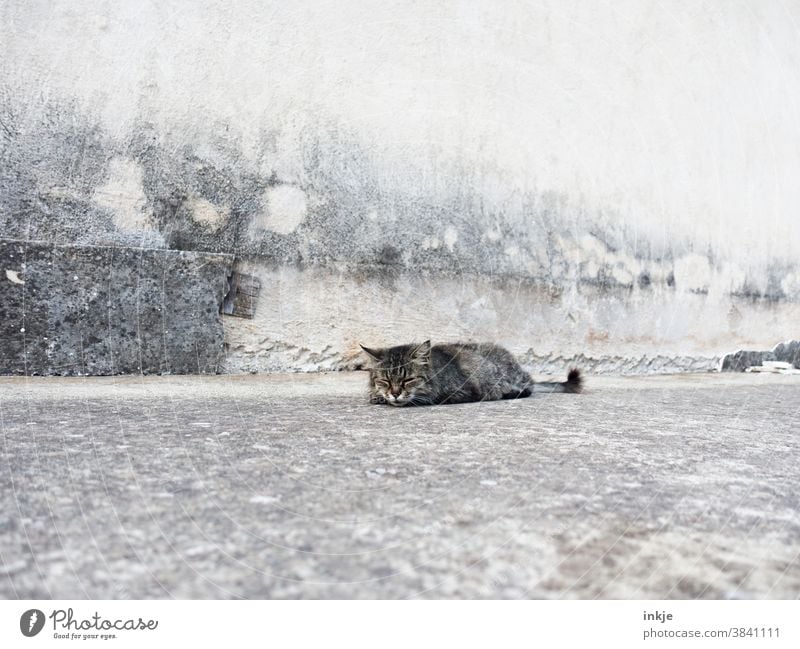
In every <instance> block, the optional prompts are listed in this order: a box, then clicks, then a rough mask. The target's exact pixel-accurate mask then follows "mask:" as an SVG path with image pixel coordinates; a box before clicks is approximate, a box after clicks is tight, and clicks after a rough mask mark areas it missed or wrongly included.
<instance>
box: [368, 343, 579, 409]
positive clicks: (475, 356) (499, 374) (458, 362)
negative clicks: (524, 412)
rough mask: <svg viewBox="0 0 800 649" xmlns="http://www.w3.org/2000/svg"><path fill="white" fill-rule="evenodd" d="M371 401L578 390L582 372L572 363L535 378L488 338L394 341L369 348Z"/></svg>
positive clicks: (460, 399)
mask: <svg viewBox="0 0 800 649" xmlns="http://www.w3.org/2000/svg"><path fill="white" fill-rule="evenodd" d="M361 349H363V350H364V351H365V352H366V353H367V354H368V355H369V356H370V358H371V359H372V360H373V365H372V367H371V368H370V371H369V400H370V403H382V404H389V405H391V406H430V405H433V404H438V403H465V402H468V401H493V400H496V399H519V398H522V397H529V396H530V395H531V394H532V393H533V392H580V391H581V389H582V387H583V377H582V376H581V373H580V371H579V370H576V369H572V370H570V371H569V374H568V375H567V380H566V381H564V382H563V383H553V382H548V383H537V384H536V386H535V388H534V382H533V380H532V379H531V377H530V375H529V374H528V373H527V372H526V371H525V370H524V369H522V367H520V365H519V363H517V361H516V360H515V359H514V357H513V356H512V355H511V354H510V353H509V352H508V351H507V350H505V349H503V348H502V347H499V346H498V345H493V344H491V343H482V344H474V343H453V344H451V345H434V346H433V347H431V341H430V340H426V341H425V342H424V343H422V344H421V345H399V346H397V347H388V348H386V349H370V348H368V347H364V345H361Z"/></svg>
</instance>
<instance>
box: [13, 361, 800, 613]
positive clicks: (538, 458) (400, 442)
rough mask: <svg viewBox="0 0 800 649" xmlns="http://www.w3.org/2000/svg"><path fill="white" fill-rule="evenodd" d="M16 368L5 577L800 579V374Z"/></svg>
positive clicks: (545, 588) (234, 592)
mask: <svg viewBox="0 0 800 649" xmlns="http://www.w3.org/2000/svg"><path fill="white" fill-rule="evenodd" d="M365 381H366V376H365V374H363V373H354V374H342V373H340V374H330V375H279V376H246V377H242V376H240V377H230V376H218V377H147V378H143V377H125V378H123V377H107V378H71V379H66V378H24V377H19V378H2V379H0V430H1V432H2V446H0V453H1V454H0V504H1V505H2V509H0V596H2V597H5V598H48V597H53V598H84V597H91V598H154V597H156V598H158V597H174V598H228V597H245V598H279V597H280V598H298V597H304V598H330V597H336V598H376V597H380V598H419V597H424V598H438V597H459V598H595V597H600V598H697V597H701V598H796V597H798V596H800V511H799V505H800V495H799V494H798V487H797V485H798V484H799V483H800V480H799V478H800V462H798V458H799V457H800V453H798V451H800V439H798V407H799V406H800V379H798V377H796V376H774V375H748V374H738V375H722V376H721V375H712V374H709V375H684V376H670V377H648V378H627V379H622V378H615V379H612V378H596V377H589V388H588V390H587V392H586V393H584V394H582V395H551V396H542V395H537V396H536V397H535V398H531V399H525V400H520V401H516V402H513V401H511V402H510V401H503V402H494V403H482V404H465V405H458V406H436V407H432V408H419V409H393V408H390V407H379V406H370V405H368V404H366V402H365V400H364V384H365Z"/></svg>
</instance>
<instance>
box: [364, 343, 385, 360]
mask: <svg viewBox="0 0 800 649" xmlns="http://www.w3.org/2000/svg"><path fill="white" fill-rule="evenodd" d="M359 347H361V349H363V350H364V353H365V354H367V356H369V357H370V358H372V359H373V360H376V361H380V360H382V359H383V350H382V349H370V348H369V347H364V345H359Z"/></svg>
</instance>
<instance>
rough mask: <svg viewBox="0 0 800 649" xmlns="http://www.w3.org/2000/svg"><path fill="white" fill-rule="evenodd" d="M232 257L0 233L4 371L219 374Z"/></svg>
mask: <svg viewBox="0 0 800 649" xmlns="http://www.w3.org/2000/svg"><path fill="white" fill-rule="evenodd" d="M232 261H233V259H232V257H231V256H229V255H220V254H211V253H204V252H187V251H178V250H154V249H143V248H113V247H100V246H77V245H54V244H50V243H44V242H30V241H11V240H0V264H2V266H1V267H0V270H2V271H4V272H2V273H0V374H17V375H20V374H26V375H34V374H40V375H87V374H91V375H108V374H128V373H142V374H196V373H200V374H205V373H216V372H217V370H218V368H219V364H220V362H221V360H222V354H223V329H222V321H221V316H220V313H219V311H220V304H221V302H222V298H223V296H224V294H225V291H226V285H227V276H228V275H229V273H230V268H231V265H232Z"/></svg>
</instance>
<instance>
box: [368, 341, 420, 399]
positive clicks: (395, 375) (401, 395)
mask: <svg viewBox="0 0 800 649" xmlns="http://www.w3.org/2000/svg"><path fill="white" fill-rule="evenodd" d="M361 349H363V350H364V352H365V353H366V354H367V355H368V356H369V357H370V358H371V359H372V367H370V371H369V391H370V398H371V400H372V401H373V402H374V403H388V404H389V405H391V406H408V405H413V404H417V405H422V404H424V403H428V399H427V398H428V394H429V389H428V388H429V380H430V379H429V377H430V364H431V341H430V340H426V341H425V342H424V343H422V344H421V345H399V346H397V347H387V348H385V349H370V348H369V347H364V345H361Z"/></svg>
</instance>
